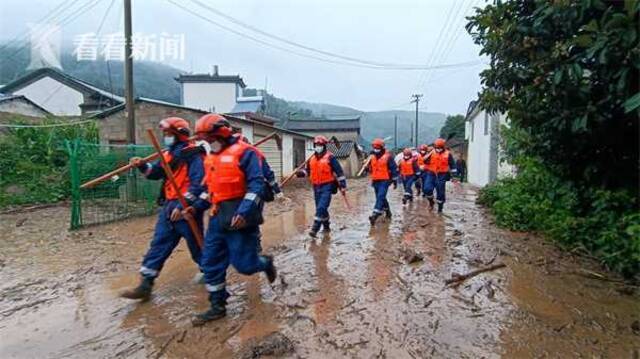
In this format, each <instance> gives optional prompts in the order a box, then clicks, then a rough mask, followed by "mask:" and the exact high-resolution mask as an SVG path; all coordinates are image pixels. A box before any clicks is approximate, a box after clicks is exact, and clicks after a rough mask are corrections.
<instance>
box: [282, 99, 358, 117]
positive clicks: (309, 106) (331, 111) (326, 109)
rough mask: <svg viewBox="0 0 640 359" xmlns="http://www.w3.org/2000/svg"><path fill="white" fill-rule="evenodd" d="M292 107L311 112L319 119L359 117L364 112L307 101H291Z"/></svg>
mask: <svg viewBox="0 0 640 359" xmlns="http://www.w3.org/2000/svg"><path fill="white" fill-rule="evenodd" d="M289 103H290V104H291V105H292V106H295V107H299V108H302V109H305V110H309V111H311V112H312V113H313V114H314V115H315V116H318V117H330V116H332V115H358V114H361V113H362V111H360V110H356V109H355V108H351V107H347V106H338V105H331V104H328V103H315V102H306V101H289Z"/></svg>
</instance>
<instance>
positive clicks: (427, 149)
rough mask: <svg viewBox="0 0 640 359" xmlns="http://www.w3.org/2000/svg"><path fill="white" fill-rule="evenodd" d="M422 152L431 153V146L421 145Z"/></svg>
mask: <svg viewBox="0 0 640 359" xmlns="http://www.w3.org/2000/svg"><path fill="white" fill-rule="evenodd" d="M420 151H424V152H427V151H429V146H428V145H420Z"/></svg>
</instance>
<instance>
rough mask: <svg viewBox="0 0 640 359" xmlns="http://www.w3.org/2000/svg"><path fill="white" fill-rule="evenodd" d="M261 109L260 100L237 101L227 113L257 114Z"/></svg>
mask: <svg viewBox="0 0 640 359" xmlns="http://www.w3.org/2000/svg"><path fill="white" fill-rule="evenodd" d="M262 107H263V103H262V100H259V101H238V102H237V103H236V105H235V106H233V109H231V111H230V112H229V113H244V112H258V111H261V110H262Z"/></svg>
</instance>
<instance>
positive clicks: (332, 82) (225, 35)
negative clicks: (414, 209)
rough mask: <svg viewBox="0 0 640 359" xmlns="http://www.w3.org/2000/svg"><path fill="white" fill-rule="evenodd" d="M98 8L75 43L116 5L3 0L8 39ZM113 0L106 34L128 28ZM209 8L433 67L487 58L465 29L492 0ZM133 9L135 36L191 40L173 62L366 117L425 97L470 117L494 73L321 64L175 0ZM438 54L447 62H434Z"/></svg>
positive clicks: (221, 4)
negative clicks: (485, 77)
mask: <svg viewBox="0 0 640 359" xmlns="http://www.w3.org/2000/svg"><path fill="white" fill-rule="evenodd" d="M94 1H97V3H96V5H95V7H93V8H90V10H89V11H87V12H86V13H85V14H84V15H83V16H81V17H77V18H75V20H73V21H70V22H69V23H68V24H66V25H65V26H64V27H63V28H62V38H63V41H64V42H66V43H71V42H72V40H73V38H74V36H76V35H78V34H82V33H87V32H95V31H96V30H97V28H98V25H99V23H100V22H101V20H102V18H103V17H104V15H105V13H106V10H107V8H108V7H109V5H110V4H111V2H112V0H47V1H44V0H2V1H1V2H0V40H2V41H7V40H10V39H13V38H15V37H17V36H20V35H22V34H24V33H25V32H26V31H27V24H28V23H31V22H37V21H38V20H39V19H41V18H43V17H44V16H46V15H47V14H48V13H50V12H51V11H52V10H53V9H55V8H56V6H58V5H60V4H62V3H64V4H65V6H66V7H68V5H69V4H70V5H71V7H68V9H67V10H66V13H64V14H72V13H73V11H74V9H81V8H82V7H83V6H85V4H87V5H90V4H91V3H92V2H94ZM113 1H114V5H113V6H112V8H111V10H110V12H109V14H108V16H107V18H106V19H105V22H104V26H103V29H102V33H103V34H105V33H112V32H115V31H119V30H121V28H122V0H113ZM200 1H202V2H204V3H206V4H208V5H210V6H212V7H214V8H215V9H217V10H219V11H221V12H222V13H224V14H226V15H229V16H231V17H233V18H236V19H237V20H240V21H242V22H244V23H247V24H250V25H251V26H253V27H255V28H258V29H260V30H262V31H264V32H267V33H270V34H273V35H277V36H279V37H282V38H285V39H287V40H290V41H294V42H296V43H300V44H302V45H305V46H308V47H312V48H315V49H319V50H323V51H328V52H331V53H335V54H340V55H343V56H348V57H353V58H358V59H365V60H368V61H373V62H384V63H394V64H396V63H398V64H421V65H425V66H426V65H427V64H429V63H430V62H433V63H435V64H450V63H462V62H470V61H479V60H482V59H481V57H480V56H479V54H478V53H479V48H478V47H477V46H476V45H474V44H473V42H472V40H471V38H470V36H469V35H468V34H467V33H466V32H465V31H464V23H466V21H464V19H463V18H464V16H465V14H466V15H468V14H470V13H471V12H472V11H473V7H475V6H480V5H482V4H483V3H484V1H483V0H270V1H265V0H200ZM177 2H178V3H180V4H181V5H182V6H185V7H187V8H189V9H192V10H193V11H195V12H197V13H198V14H200V15H201V16H204V17H206V18H208V19H210V20H212V21H215V22H218V23H220V24H222V25H224V26H228V27H229V28H232V29H234V30H236V31H239V32H241V33H243V34H247V35H250V36H253V37H256V38H259V39H261V40H263V41H267V42H269V43H270V44H273V45H276V46H279V47H285V48H287V49H290V50H291V51H295V52H298V53H305V54H308V55H311V56H315V57H323V58H327V57H326V56H323V55H320V54H317V53H316V54H314V53H310V52H308V51H306V50H302V49H296V48H292V47H291V46H289V45H287V44H284V43H282V42H278V41H277V40H273V39H268V38H265V37H263V36H262V35H260V34H256V33H252V32H251V31H250V30H248V29H246V28H242V27H240V26H239V25H237V24H234V23H231V22H229V21H228V20H225V19H223V18H221V17H220V16H219V15H216V14H214V13H211V12H209V11H208V10H206V9H203V8H201V7H199V6H198V5H197V4H195V3H193V2H191V1H190V0H179V1H177ZM133 4H134V9H133V24H134V33H147V34H149V33H154V34H159V33H161V32H167V33H170V34H184V35H185V60H184V61H171V62H170V64H171V65H173V66H176V67H178V68H181V69H183V70H186V71H193V72H208V71H209V70H210V68H211V65H214V64H217V65H219V67H220V73H221V74H240V75H241V76H242V77H243V78H244V80H245V82H246V83H247V85H248V86H250V87H257V88H263V87H264V86H265V78H267V79H268V80H267V87H268V90H269V91H270V92H271V93H273V94H275V95H276V96H279V97H283V98H285V99H288V100H303V101H310V102H326V103H332V104H337V105H345V106H350V107H354V108H357V109H360V110H366V111H372V110H386V109H412V108H413V107H412V106H413V105H412V104H409V103H408V102H409V100H410V95H411V94H412V93H423V94H424V95H425V97H424V100H425V101H423V104H422V105H421V108H422V110H426V111H434V112H444V113H449V114H451V113H464V112H465V111H466V108H467V104H468V103H469V101H471V100H473V99H474V98H475V96H476V94H477V92H478V90H479V89H480V81H479V78H478V74H479V72H480V71H481V70H482V68H483V67H484V66H486V65H484V64H477V65H474V66H468V67H463V68H457V69H449V70H438V71H433V72H432V73H431V75H430V76H429V75H427V74H428V72H427V71H398V70H378V69H369V68H360V67H354V66H345V65H342V64H335V63H327V62H321V61H318V60H315V59H310V58H305V57H301V56H298V55H295V54H292V53H290V52H284V51H281V50H278V49H274V48H270V47H267V46H264V45H262V44H259V43H256V42H254V41H251V40H249V39H246V38H243V37H241V36H239V35H237V34H233V33H231V32H228V31H226V30H222V29H220V28H219V27H216V26H215V25H212V24H210V23H208V22H206V21H205V20H203V19H200V18H198V17H195V16H194V15H193V14H190V13H187V12H185V11H184V10H182V9H180V8H178V7H176V5H174V4H172V3H170V2H168V1H165V0H133ZM448 15H449V16H448ZM60 18H64V17H63V16H61V17H60ZM72 18H74V17H73V16H72ZM54 19H57V18H54ZM445 25H448V26H447V27H445ZM440 34H442V36H439V35H440ZM438 39H440V43H439V44H438ZM436 45H439V46H437V47H436ZM434 48H435V51H434ZM434 52H435V53H437V54H439V56H437V57H434V58H433V59H432V53H434ZM446 54H448V56H444V55H446ZM331 61H344V60H340V59H336V58H332V59H331ZM427 79H429V81H426V80H427Z"/></svg>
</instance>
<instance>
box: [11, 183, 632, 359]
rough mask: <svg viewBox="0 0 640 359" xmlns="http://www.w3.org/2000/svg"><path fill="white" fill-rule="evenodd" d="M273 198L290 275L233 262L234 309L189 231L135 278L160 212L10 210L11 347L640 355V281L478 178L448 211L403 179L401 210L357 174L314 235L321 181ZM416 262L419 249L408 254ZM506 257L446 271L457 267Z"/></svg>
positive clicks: (271, 238) (270, 224)
mask: <svg viewBox="0 0 640 359" xmlns="http://www.w3.org/2000/svg"><path fill="white" fill-rule="evenodd" d="M287 195H288V196H289V197H291V198H292V199H293V200H292V201H290V202H286V203H279V204H273V205H271V204H270V205H269V208H268V209H267V222H266V223H265V225H264V226H263V228H262V232H263V238H262V241H263V243H262V245H263V248H264V250H265V252H268V253H272V254H275V258H276V263H277V265H278V269H279V273H280V279H278V280H277V281H276V283H275V284H274V285H273V286H271V285H269V284H268V283H267V282H266V280H265V278H264V276H263V275H255V276H252V277H244V276H240V275H237V274H236V273H235V272H233V271H232V272H233V274H232V275H230V276H229V283H228V287H229V288H230V291H231V292H232V297H231V298H230V300H229V305H228V316H227V317H226V318H225V319H222V320H220V321H217V322H213V323H209V324H208V325H205V326H204V327H199V328H193V327H192V326H191V324H190V319H191V315H192V314H193V313H194V312H197V311H201V310H204V309H205V308H206V307H207V301H206V292H205V290H204V288H203V287H202V286H201V285H198V284H196V283H194V282H193V281H192V278H193V276H194V275H195V274H196V272H197V270H196V267H195V265H194V264H193V263H192V262H191V260H190V258H189V255H188V252H187V251H186V246H184V244H181V245H180V246H179V247H178V248H177V251H176V252H175V253H174V255H173V256H172V257H171V258H170V259H169V261H168V262H167V265H166V266H165V268H164V269H163V273H162V274H161V276H160V278H159V279H158V281H157V285H156V288H155V291H154V296H153V299H152V300H151V301H150V302H147V303H136V302H131V301H127V300H124V299H121V298H119V297H118V293H119V292H120V291H122V290H123V289H125V288H127V287H130V286H132V285H135V284H136V282H137V280H138V275H137V273H136V272H137V268H138V266H139V261H140V258H141V257H142V255H143V254H144V251H145V250H146V248H147V245H148V241H149V239H150V238H151V236H152V233H153V224H154V218H152V217H147V218H138V219H131V220H127V221H123V222H119V223H113V224H109V225H104V226H99V227H91V228H87V229H83V230H80V231H75V232H69V231H68V230H67V227H68V223H69V221H68V212H69V209H68V208H66V207H54V208H44V209H38V210H35V211H32V212H28V213H13V214H5V215H1V216H0V233H1V234H0V237H1V240H0V277H1V278H2V280H1V281H0V338H1V339H0V357H1V358H43V357H47V358H87V357H92V358H113V357H123V358H124V357H126V358H162V357H165V358H205V357H206V358H231V357H239V358H257V357H291V358H338V357H356V358H427V357H460V358H476V357H486V358H489V357H500V356H504V357H508V358H512V357H563V358H564V357H608V358H631V357H638V356H639V355H640V322H639V321H640V300H639V299H640V297H639V293H638V291H639V290H638V288H636V287H633V286H630V285H628V284H625V283H623V282H621V281H620V280H619V278H618V277H616V276H615V275H614V274H612V273H607V272H604V271H602V270H601V269H600V268H599V267H598V265H597V263H595V262H593V261H591V260H589V259H586V258H584V257H577V256H574V255H572V254H570V253H567V252H563V251H561V250H559V249H558V248H556V247H554V246H553V245H550V244H548V243H545V242H544V241H543V240H541V239H540V238H538V237H536V236H534V235H530V234H522V233H511V232H508V231H504V230H500V229H497V228H495V226H494V225H493V224H492V221H491V218H490V217H489V216H487V215H486V213H484V211H483V210H482V209H480V208H478V206H477V205H476V204H475V198H476V191H475V190H474V189H473V188H470V187H464V188H459V187H454V186H451V187H450V188H449V202H448V203H447V204H446V207H445V214H444V215H442V216H439V215H437V214H436V213H434V212H432V211H430V210H429V209H428V205H427V202H426V201H423V200H421V199H417V200H416V201H415V202H414V203H413V204H410V205H407V206H405V207H403V206H402V204H401V203H400V199H401V192H400V191H399V190H398V191H391V192H390V196H389V199H390V202H391V205H392V209H393V210H394V217H393V218H392V220H391V221H380V222H379V223H378V224H377V225H376V226H375V227H374V228H371V227H370V225H369V223H368V219H367V217H368V215H369V214H370V211H371V207H372V204H373V191H372V190H371V189H370V188H369V187H368V186H367V183H366V181H364V180H359V181H351V189H350V192H349V198H350V201H351V203H352V206H353V210H352V211H348V210H347V209H346V207H345V205H344V203H343V202H342V199H341V198H340V196H339V195H338V196H334V198H333V205H332V217H333V218H332V227H333V232H332V233H331V234H329V235H326V236H323V237H321V238H318V239H316V240H311V239H310V238H309V237H308V236H307V235H306V231H307V229H308V227H309V225H310V224H311V220H312V218H313V212H314V206H313V199H312V198H311V193H310V190H309V189H308V188H306V187H303V186H299V185H296V186H293V187H291V188H288V193H287ZM408 262H412V263H411V264H408ZM498 263H504V264H505V265H506V267H504V268H500V269H496V270H493V271H488V272H485V273H482V274H479V275H477V276H475V277H472V278H469V279H467V280H465V281H463V282H462V283H461V284H460V285H458V286H455V285H452V286H446V285H445V281H446V280H447V279H450V278H452V276H455V275H456V274H464V273H467V272H470V271H472V270H476V269H479V268H485V267H487V266H490V265H494V264H498Z"/></svg>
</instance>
